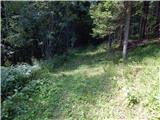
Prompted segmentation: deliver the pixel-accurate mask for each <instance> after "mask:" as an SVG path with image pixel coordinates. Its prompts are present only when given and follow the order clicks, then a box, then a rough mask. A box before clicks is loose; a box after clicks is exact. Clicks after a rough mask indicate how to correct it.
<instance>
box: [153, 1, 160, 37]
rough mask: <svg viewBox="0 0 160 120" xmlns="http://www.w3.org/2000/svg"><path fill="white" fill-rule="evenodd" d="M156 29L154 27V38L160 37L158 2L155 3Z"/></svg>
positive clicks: (159, 9) (159, 3)
mask: <svg viewBox="0 0 160 120" xmlns="http://www.w3.org/2000/svg"><path fill="white" fill-rule="evenodd" d="M156 2H157V4H156V17H157V18H156V27H155V32H154V33H155V37H160V1H156Z"/></svg>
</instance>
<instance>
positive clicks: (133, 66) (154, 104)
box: [2, 44, 160, 120]
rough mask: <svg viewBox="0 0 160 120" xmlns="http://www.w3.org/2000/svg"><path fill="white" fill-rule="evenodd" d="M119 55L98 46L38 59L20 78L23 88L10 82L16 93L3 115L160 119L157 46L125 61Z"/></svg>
mask: <svg viewBox="0 0 160 120" xmlns="http://www.w3.org/2000/svg"><path fill="white" fill-rule="evenodd" d="M120 56H121V55H120V52H119V51H113V53H112V54H108V53H107V52H106V49H105V46H104V45H100V46H98V47H93V46H91V47H89V48H86V49H72V50H70V51H69V52H68V53H66V54H64V55H61V56H56V57H54V58H52V59H49V60H45V61H44V60H43V61H39V62H38V63H36V64H37V65H38V66H40V69H36V70H35V71H34V72H33V73H32V72H31V73H32V75H29V74H28V75H29V76H28V77H25V75H22V76H23V77H20V78H16V80H17V79H18V81H20V82H19V83H18V86H21V88H20V89H17V88H16V86H17V83H16V84H13V85H12V82H9V83H7V85H8V84H9V86H11V87H9V91H14V92H12V94H9V95H7V97H6V98H5V99H4V101H3V102H2V119H3V120H11V119H14V120H32V119H33V120H50V119H57V120H72V119H73V120H90V119H93V120H97V119H99V120H108V119H111V120H112V119H113V120H122V119H123V120H128V119H136V120H138V119H139V120H140V119H145V120H147V119H150V120H152V119H153V120H156V119H157V120H158V119H160V62H159V61H160V49H159V45H158V44H150V45H147V46H143V47H137V48H134V49H132V50H130V51H129V55H128V61H127V63H125V64H124V63H122V59H121V57H120ZM30 67H31V66H30ZM15 68H16V69H17V67H15ZM31 68H32V67H31ZM5 69H11V68H5ZM14 71H17V70H14ZM4 73H5V74H8V73H7V72H5V71H4V70H3V68H2V78H4V77H5V74H4ZM13 73H15V72H11V73H9V74H10V75H12V74H13ZM15 74H16V76H17V74H19V73H15ZM10 75H6V78H7V79H6V81H5V79H4V80H3V81H5V82H8V79H10V77H9V76H10ZM12 76H13V75H12ZM14 76H15V75H14ZM3 81H2V82H3ZM13 81H14V80H13ZM22 81H27V82H24V83H25V84H24V85H22V83H23V82H22ZM10 84H11V85H10ZM2 87H4V86H2ZM3 89H5V88H3ZM7 89H8V88H7ZM4 91H5V90H4ZM6 94H7V93H6Z"/></svg>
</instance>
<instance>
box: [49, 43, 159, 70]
mask: <svg viewBox="0 0 160 120" xmlns="http://www.w3.org/2000/svg"><path fill="white" fill-rule="evenodd" d="M159 46H160V44H157V43H156V44H154V43H153V44H149V45H143V46H139V47H136V48H131V49H129V51H128V60H127V61H126V62H125V63H126V64H130V63H132V62H136V63H139V62H142V61H143V60H144V59H145V58H147V57H158V56H160V55H159V54H160V49H159ZM96 50H97V48H96V47H92V48H91V49H89V50H88V49H87V48H85V49H84V50H82V48H81V49H79V50H76V51H74V52H70V53H67V54H66V55H65V56H64V57H62V58H60V59H57V61H54V62H51V64H49V67H50V72H54V73H59V72H69V71H73V70H77V69H79V68H80V67H96V66H98V65H106V64H110V63H113V64H120V63H123V60H122V57H121V56H122V53H121V52H122V51H119V50H114V49H113V50H112V51H106V50H101V51H98V52H96ZM88 51H90V52H91V53H90V54H87V52H88ZM48 63H49V62H48ZM48 63H47V64H48Z"/></svg>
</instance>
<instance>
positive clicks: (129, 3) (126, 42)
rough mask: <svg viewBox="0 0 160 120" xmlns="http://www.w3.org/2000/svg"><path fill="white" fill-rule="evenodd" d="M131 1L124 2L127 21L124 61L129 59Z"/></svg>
mask: <svg viewBox="0 0 160 120" xmlns="http://www.w3.org/2000/svg"><path fill="white" fill-rule="evenodd" d="M131 3H132V2H131V1H128V2H124V5H125V8H126V20H125V29H124V41H123V53H122V55H123V60H126V58H127V46H128V34H129V25H130V14H131Z"/></svg>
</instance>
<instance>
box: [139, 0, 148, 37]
mask: <svg viewBox="0 0 160 120" xmlns="http://www.w3.org/2000/svg"><path fill="white" fill-rule="evenodd" d="M148 12H149V1H143V7H142V15H141V21H140V28H139V40H142V39H145V37H146V26H147V16H148Z"/></svg>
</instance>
